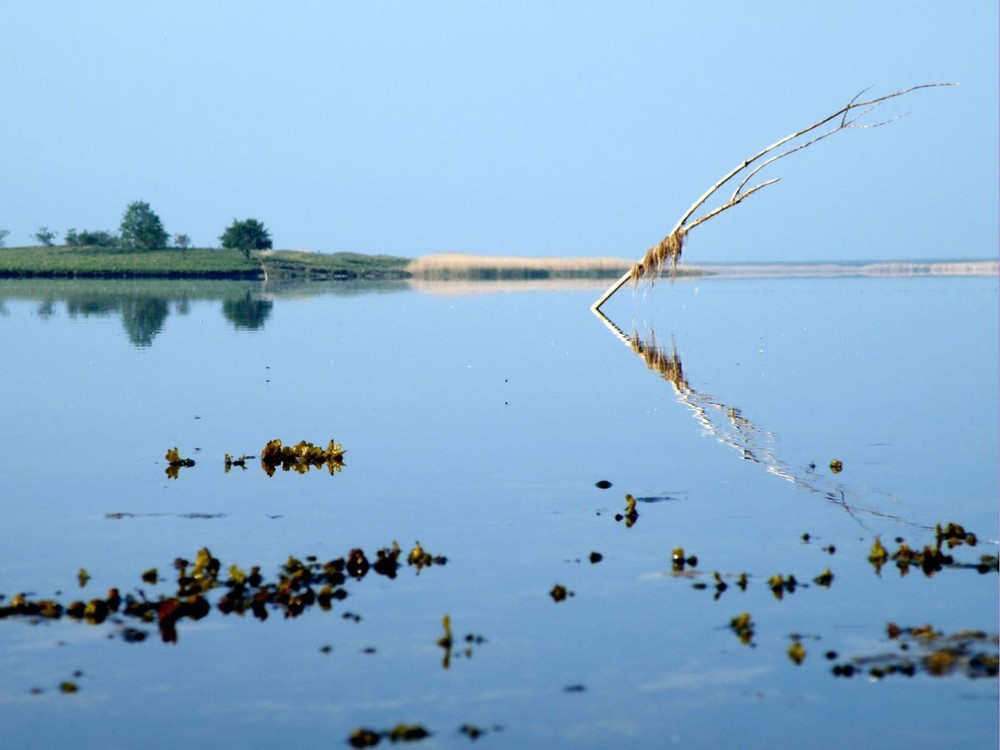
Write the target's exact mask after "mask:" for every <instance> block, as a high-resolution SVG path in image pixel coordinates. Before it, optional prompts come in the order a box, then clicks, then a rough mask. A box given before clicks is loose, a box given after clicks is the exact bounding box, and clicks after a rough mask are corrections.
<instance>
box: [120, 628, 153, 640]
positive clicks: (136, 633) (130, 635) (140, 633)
mask: <svg viewBox="0 0 1000 750" xmlns="http://www.w3.org/2000/svg"><path fill="white" fill-rule="evenodd" d="M147 635H148V633H147V632H146V631H145V630H139V628H131V627H126V628H122V640H123V641H125V643H142V642H143V641H144V640H146V636H147Z"/></svg>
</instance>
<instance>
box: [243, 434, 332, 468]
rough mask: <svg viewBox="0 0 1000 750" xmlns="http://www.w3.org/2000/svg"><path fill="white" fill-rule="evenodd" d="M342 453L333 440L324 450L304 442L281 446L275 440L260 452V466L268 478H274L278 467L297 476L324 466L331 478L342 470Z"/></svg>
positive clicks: (279, 442)
mask: <svg viewBox="0 0 1000 750" xmlns="http://www.w3.org/2000/svg"><path fill="white" fill-rule="evenodd" d="M344 453H346V451H345V450H344V449H343V447H341V445H340V443H335V442H334V441H333V440H331V441H330V442H329V444H328V445H327V447H326V449H323V448H320V447H319V446H318V445H313V444H312V443H308V442H306V441H305V440H302V441H300V442H298V443H296V444H295V445H282V443H281V441H280V440H278V439H277V438H275V439H274V440H271V441H269V442H268V443H267V445H265V446H264V449H263V450H262V451H261V453H260V465H261V468H262V469H264V473H266V474H267V475H268V476H269V477H270V476H274V472H275V470H276V469H277V468H278V467H279V466H280V467H281V470H282V471H289V470H292V471H295V472H298V473H299V474H305V473H307V472H308V471H309V470H310V469H312V468H321V467H323V466H326V468H327V471H329V472H330V475H331V476H332V475H334V474H336V473H337V472H338V471H341V470H342V469H343V468H344Z"/></svg>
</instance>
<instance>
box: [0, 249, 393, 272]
mask: <svg viewBox="0 0 1000 750" xmlns="http://www.w3.org/2000/svg"><path fill="white" fill-rule="evenodd" d="M409 262H410V259H409V258H400V257H395V256H388V255H361V254H359V253H333V254H330V255H324V254H321V253H308V252H300V251H294V250H278V251H263V252H252V253H251V254H250V257H249V258H247V257H246V256H244V255H243V253H242V252H240V251H239V250H225V249H206V248H189V249H187V250H180V249H164V250H129V249H125V248H107V247H65V246H57V247H12V248H2V249H0V278H92V279H143V278H149V279H234V280H242V279H245V280H263V279H265V278H267V279H272V278H275V279H284V278H288V279H293V278H294V279H345V280H346V279H359V278H362V279H390V278H406V275H407V274H406V272H405V268H406V265H407V264H408V263H409Z"/></svg>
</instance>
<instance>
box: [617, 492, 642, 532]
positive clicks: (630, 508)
mask: <svg viewBox="0 0 1000 750" xmlns="http://www.w3.org/2000/svg"><path fill="white" fill-rule="evenodd" d="M622 519H624V520H625V527H626V528H629V529H630V528H632V525H633V524H634V523H635V522H636V521H638V520H639V512H638V511H637V510H636V509H635V498H634V497H632V496H631V495H625V512H624V513H616V514H615V521H621V520H622Z"/></svg>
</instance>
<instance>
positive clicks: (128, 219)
mask: <svg viewBox="0 0 1000 750" xmlns="http://www.w3.org/2000/svg"><path fill="white" fill-rule="evenodd" d="M118 232H119V235H120V236H121V243H122V245H124V246H125V247H131V248H136V249H139V250H154V249H156V248H161V247H166V246H167V240H168V238H169V235H168V234H167V232H166V230H165V229H164V228H163V223H162V222H161V221H160V217H159V216H157V215H156V213H155V212H154V211H153V209H151V208H150V207H149V204H148V203H145V202H143V201H134V202H132V203H129V204H128V208H126V209H125V213H124V214H123V215H122V225H121V228H120V229H119V230H118Z"/></svg>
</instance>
